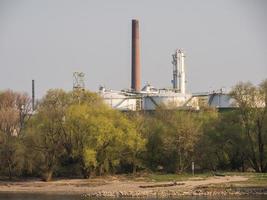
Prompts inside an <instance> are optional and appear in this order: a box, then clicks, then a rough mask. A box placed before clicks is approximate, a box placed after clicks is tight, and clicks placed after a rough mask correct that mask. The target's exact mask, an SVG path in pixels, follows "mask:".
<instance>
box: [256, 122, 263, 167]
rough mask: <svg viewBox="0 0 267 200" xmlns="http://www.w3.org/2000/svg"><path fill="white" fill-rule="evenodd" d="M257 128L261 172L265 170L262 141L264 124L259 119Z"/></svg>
mask: <svg viewBox="0 0 267 200" xmlns="http://www.w3.org/2000/svg"><path fill="white" fill-rule="evenodd" d="M257 129H258V145H259V146H258V147H259V161H260V163H259V164H260V172H263V171H264V144H263V142H262V126H261V123H260V121H259V120H257Z"/></svg>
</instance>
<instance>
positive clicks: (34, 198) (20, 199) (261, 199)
mask: <svg viewBox="0 0 267 200" xmlns="http://www.w3.org/2000/svg"><path fill="white" fill-rule="evenodd" d="M81 199H82V198H81V195H51V194H14V193H0V200H81ZM104 199H105V198H97V199H96V200H104ZM120 199H121V198H120ZM175 199H177V200H266V199H267V196H244V197H237V196H232V197H181V198H175ZM90 200H94V199H90ZM113 200H114V199H113ZM131 200H137V199H133V198H132V199H131ZM147 200H148V199H147ZM149 200H155V199H149Z"/></svg>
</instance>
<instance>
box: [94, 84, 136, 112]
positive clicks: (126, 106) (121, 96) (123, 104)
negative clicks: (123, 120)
mask: <svg viewBox="0 0 267 200" xmlns="http://www.w3.org/2000/svg"><path fill="white" fill-rule="evenodd" d="M99 95H100V96H101V97H102V98H103V100H104V102H105V103H106V104H107V105H108V106H110V107H111V108H114V109H117V110H122V111H129V110H133V111H134V110H136V101H137V100H136V98H135V97H134V96H131V95H127V94H125V93H123V92H119V91H111V90H110V91H107V90H105V89H104V88H101V89H100V91H99Z"/></svg>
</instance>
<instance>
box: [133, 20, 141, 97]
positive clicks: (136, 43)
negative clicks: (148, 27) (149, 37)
mask: <svg viewBox="0 0 267 200" xmlns="http://www.w3.org/2000/svg"><path fill="white" fill-rule="evenodd" d="M140 71H141V66H140V39H139V22H138V20H136V19H133V20H132V85H131V88H132V90H133V91H135V92H140V90H141V77H140Z"/></svg>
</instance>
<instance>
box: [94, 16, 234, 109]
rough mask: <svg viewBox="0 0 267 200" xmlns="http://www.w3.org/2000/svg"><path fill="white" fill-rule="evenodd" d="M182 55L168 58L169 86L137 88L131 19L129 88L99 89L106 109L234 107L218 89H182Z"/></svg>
mask: <svg viewBox="0 0 267 200" xmlns="http://www.w3.org/2000/svg"><path fill="white" fill-rule="evenodd" d="M185 57H186V56H185V52H184V50H183V49H177V50H175V52H174V53H173V55H172V62H171V63H172V65H173V74H172V87H171V88H162V89H158V88H156V87H154V86H152V85H150V84H146V85H145V86H144V87H143V88H142V87H141V61H140V59H141V58H140V34H139V21H138V20H136V19H133V20H132V66H131V88H130V89H127V90H121V91H115V90H110V89H107V88H105V87H103V86H101V87H100V88H99V95H100V96H101V97H102V98H103V99H104V102H105V103H106V104H107V105H109V106H110V107H112V108H114V109H118V110H122V111H136V110H148V111H149V110H155V109H156V108H157V107H158V106H161V105H164V106H165V107H166V108H167V109H168V108H170V109H174V108H179V109H193V110H198V109H199V107H200V106H203V105H211V106H214V107H217V108H229V107H233V106H234V104H233V103H234V102H232V99H231V98H230V97H229V96H228V95H227V94H225V93H224V92H223V91H222V90H221V91H220V92H212V93H208V92H207V93H201V94H191V93H189V92H188V91H187V89H186V69H185V68H186V65H185Z"/></svg>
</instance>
